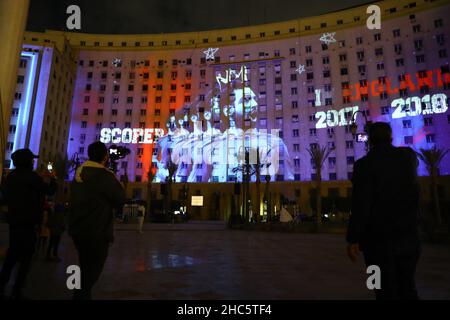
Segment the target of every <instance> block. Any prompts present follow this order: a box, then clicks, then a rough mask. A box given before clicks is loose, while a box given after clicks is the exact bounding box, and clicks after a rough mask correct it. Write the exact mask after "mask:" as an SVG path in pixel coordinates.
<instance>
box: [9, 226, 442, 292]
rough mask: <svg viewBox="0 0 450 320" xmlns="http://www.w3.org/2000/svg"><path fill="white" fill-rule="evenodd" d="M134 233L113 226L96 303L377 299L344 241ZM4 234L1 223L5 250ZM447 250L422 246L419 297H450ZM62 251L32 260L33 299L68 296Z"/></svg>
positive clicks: (205, 232)
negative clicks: (49, 259) (52, 259)
mask: <svg viewBox="0 0 450 320" xmlns="http://www.w3.org/2000/svg"><path fill="white" fill-rule="evenodd" d="M134 228H135V225H132V224H129V225H117V226H116V240H115V243H114V244H113V246H112V247H111V249H110V255H109V258H108V260H107V263H106V266H105V269H104V272H103V274H102V276H101V279H100V281H99V283H98V284H97V286H96V288H95V291H94V298H95V299H373V294H372V292H370V291H368V290H367V288H366V286H365V281H366V275H365V273H364V265H363V261H362V258H361V259H360V260H359V262H358V263H355V264H354V263H351V262H350V261H349V260H348V258H347V257H346V254H345V241H344V236H343V235H331V234H304V233H278V232H260V231H232V230H228V229H226V227H225V225H224V224H223V223H220V222H219V223H218V222H190V223H188V224H174V225H172V224H147V225H145V231H144V233H143V234H139V233H137V232H136V231H135V229H134ZM7 236H8V232H7V226H6V225H0V251H4V250H5V249H6V246H7ZM449 249H450V248H449V247H448V246H443V245H429V244H426V245H424V248H423V254H422V257H421V260H420V263H419V266H418V273H417V284H418V289H419V292H420V296H421V298H422V299H450V250H449ZM60 253H61V254H60V255H61V258H62V262H60V263H56V262H46V261H44V259H43V258H42V257H38V258H36V259H35V260H34V264H33V269H32V272H31V273H30V276H29V278H28V285H27V288H26V295H27V296H28V297H30V298H33V299H70V298H71V292H70V291H69V290H68V289H67V288H66V277H67V275H66V273H65V272H66V268H67V266H69V265H72V264H76V263H77V258H76V254H75V251H74V247H73V244H72V241H71V239H70V238H69V237H68V236H67V235H65V236H64V238H63V241H62V244H61V247H60ZM1 263H2V259H0V264H1Z"/></svg>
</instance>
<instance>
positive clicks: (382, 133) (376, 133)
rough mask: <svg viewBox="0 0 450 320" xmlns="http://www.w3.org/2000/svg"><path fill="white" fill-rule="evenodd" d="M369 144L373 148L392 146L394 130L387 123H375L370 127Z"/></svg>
mask: <svg viewBox="0 0 450 320" xmlns="http://www.w3.org/2000/svg"><path fill="white" fill-rule="evenodd" d="M369 143H370V145H371V146H372V147H378V146H383V145H390V144H392V129H391V126H390V125H389V124H388V123H386V122H375V123H373V124H371V125H370V127H369Z"/></svg>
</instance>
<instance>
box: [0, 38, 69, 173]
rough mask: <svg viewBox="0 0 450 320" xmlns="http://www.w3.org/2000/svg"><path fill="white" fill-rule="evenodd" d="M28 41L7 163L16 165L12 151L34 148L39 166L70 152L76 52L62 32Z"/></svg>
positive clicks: (18, 86) (24, 46)
mask: <svg viewBox="0 0 450 320" xmlns="http://www.w3.org/2000/svg"><path fill="white" fill-rule="evenodd" d="M26 35H27V36H31V37H32V39H34V41H30V42H33V43H32V44H31V43H27V42H25V44H24V45H23V47H22V52H21V54H20V63H19V71H18V75H17V86H16V90H15V94H14V102H13V108H12V114H11V120H10V124H9V130H8V136H7V141H6V158H5V167H6V168H13V164H12V163H11V161H10V159H11V153H13V152H14V151H15V150H17V149H21V148H30V149H31V150H32V151H33V152H34V153H35V154H39V155H40V158H39V161H38V163H37V166H38V167H40V168H42V167H43V166H44V165H45V164H46V162H47V161H55V160H57V159H58V158H59V157H60V158H64V157H65V155H66V153H67V142H68V136H69V125H70V117H71V112H72V97H73V86H74V83H75V72H74V71H75V68H74V67H75V63H74V55H73V53H72V51H71V47H70V45H69V44H68V43H67V42H66V40H65V39H64V37H61V36H46V37H45V39H42V41H39V40H38V39H37V38H34V35H35V34H33V33H27V34H26Z"/></svg>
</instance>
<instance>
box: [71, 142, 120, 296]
mask: <svg viewBox="0 0 450 320" xmlns="http://www.w3.org/2000/svg"><path fill="white" fill-rule="evenodd" d="M88 156H89V160H88V161H86V162H85V163H83V164H82V165H81V166H80V167H79V168H78V169H77V171H76V173H75V180H74V181H73V183H72V185H71V194H70V198H71V201H70V202H71V208H70V213H69V235H70V236H71V237H72V239H73V241H74V244H75V247H76V249H77V252H78V260H79V266H80V270H81V289H79V290H75V291H74V299H76V300H90V299H91V291H92V288H93V286H94V285H95V283H96V282H97V281H98V278H99V277H100V274H101V273H102V271H103V267H104V264H105V261H106V258H107V256H108V249H109V245H110V244H111V243H112V242H113V241H114V210H115V209H118V208H120V207H122V206H123V204H124V202H125V191H124V189H123V187H122V185H121V183H120V182H119V180H117V179H116V177H115V175H114V173H113V172H112V171H110V170H108V169H107V168H106V167H105V165H106V164H107V162H108V160H109V156H108V149H107V148H106V146H105V145H104V144H103V143H101V142H94V143H92V144H91V145H89V147H88Z"/></svg>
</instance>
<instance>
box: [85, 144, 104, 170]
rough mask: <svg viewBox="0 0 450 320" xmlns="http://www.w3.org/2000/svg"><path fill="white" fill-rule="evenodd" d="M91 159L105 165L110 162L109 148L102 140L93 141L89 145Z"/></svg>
mask: <svg viewBox="0 0 450 320" xmlns="http://www.w3.org/2000/svg"><path fill="white" fill-rule="evenodd" d="M88 156H89V160H91V161H94V162H98V163H101V164H103V165H105V164H106V163H107V162H108V148H107V147H106V145H105V144H104V143H102V142H100V141H97V142H94V143H91V144H90V145H89V147H88Z"/></svg>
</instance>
